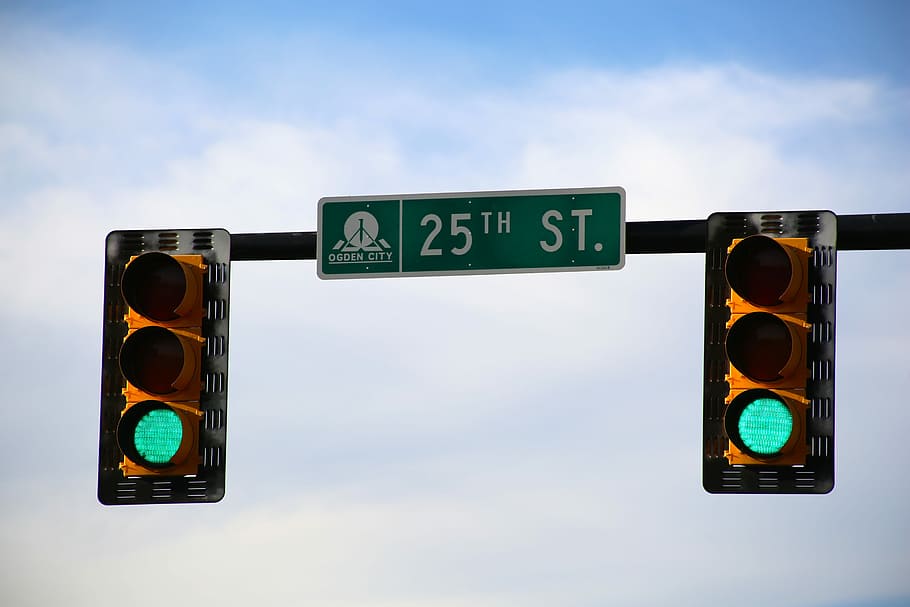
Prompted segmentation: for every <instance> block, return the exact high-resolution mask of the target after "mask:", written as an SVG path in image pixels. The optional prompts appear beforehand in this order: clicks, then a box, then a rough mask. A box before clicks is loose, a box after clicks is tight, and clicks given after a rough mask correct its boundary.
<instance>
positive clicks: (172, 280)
mask: <svg viewBox="0 0 910 607" xmlns="http://www.w3.org/2000/svg"><path fill="white" fill-rule="evenodd" d="M106 257H107V264H106V269H105V283H104V330H103V346H102V350H103V352H102V356H103V358H102V365H101V373H102V382H101V383H102V385H101V430H100V438H99V457H98V499H99V501H101V503H103V504H151V503H156V504H157V503H181V502H214V501H218V500H220V499H221V498H222V497H223V496H224V476H225V432H226V421H227V339H228V300H229V269H230V235H229V234H228V233H227V232H226V231H225V230H169V231H157V230H156V231H153V230H145V231H116V232H111V233H110V234H109V235H108V237H107V255H106Z"/></svg>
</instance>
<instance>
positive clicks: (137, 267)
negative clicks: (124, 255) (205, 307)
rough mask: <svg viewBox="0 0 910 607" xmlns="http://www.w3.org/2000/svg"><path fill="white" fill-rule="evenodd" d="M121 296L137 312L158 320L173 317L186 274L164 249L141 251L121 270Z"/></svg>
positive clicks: (167, 319) (183, 292)
mask: <svg viewBox="0 0 910 607" xmlns="http://www.w3.org/2000/svg"><path fill="white" fill-rule="evenodd" d="M121 291H122V292H123V298H124V299H125V300H126V303H127V305H128V306H129V307H131V308H132V309H134V310H136V312H138V313H139V314H141V315H143V316H145V317H146V318H149V319H151V320H156V321H159V322H164V321H170V320H176V319H177V318H179V317H180V315H179V314H178V313H177V310H178V308H180V306H181V303H182V302H183V300H184V298H185V297H186V291H187V281H186V274H185V273H184V271H183V268H182V267H181V265H180V262H179V261H177V260H176V259H174V258H173V257H171V256H170V255H167V254H165V253H158V252H154V253H145V254H143V255H140V256H139V257H137V258H136V259H134V260H133V261H132V262H130V264H129V265H128V266H127V267H126V269H125V270H124V271H123V279H122V280H121Z"/></svg>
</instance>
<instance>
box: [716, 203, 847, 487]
mask: <svg viewBox="0 0 910 607" xmlns="http://www.w3.org/2000/svg"><path fill="white" fill-rule="evenodd" d="M707 229H708V233H707V241H706V249H705V250H706V270H705V283H706V288H705V369H704V371H705V375H704V452H703V484H704V487H705V489H706V490H707V491H709V492H711V493H828V492H829V491H831V489H833V487H834V302H835V297H834V294H835V275H836V261H837V243H836V238H837V217H836V216H835V215H834V214H833V213H831V212H830V211H799V212H780V213H715V214H713V215H711V216H710V217H709V218H708V222H707Z"/></svg>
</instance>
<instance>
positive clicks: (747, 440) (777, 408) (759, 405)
mask: <svg viewBox="0 0 910 607" xmlns="http://www.w3.org/2000/svg"><path fill="white" fill-rule="evenodd" d="M737 429H738V430H739V437H740V439H742V441H743V444H744V445H745V446H746V448H747V449H749V450H750V451H752V452H753V453H758V454H760V455H774V454H775V453H779V452H780V450H781V449H783V448H784V445H786V444H787V441H788V440H790V435H791V434H793V414H792V413H790V409H788V408H787V406H786V405H785V404H784V403H782V402H781V401H779V400H777V399H775V398H765V397H759V398H756V399H755V400H753V401H752V402H751V403H749V404H748V405H746V407H745V409H743V412H742V413H741V414H740V416H739V422H737Z"/></svg>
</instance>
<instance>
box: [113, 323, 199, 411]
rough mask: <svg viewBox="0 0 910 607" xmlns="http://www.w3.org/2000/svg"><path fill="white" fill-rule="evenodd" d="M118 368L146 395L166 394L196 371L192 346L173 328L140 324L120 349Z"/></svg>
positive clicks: (181, 384)
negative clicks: (139, 327)
mask: <svg viewBox="0 0 910 607" xmlns="http://www.w3.org/2000/svg"><path fill="white" fill-rule="evenodd" d="M120 368H121V370H122V371H123V376H124V377H125V378H126V380H127V381H128V382H130V383H131V384H133V385H134V386H136V387H137V388H139V389H140V390H142V391H144V392H147V393H149V394H157V395H168V394H171V393H174V392H177V391H179V390H181V389H183V388H185V387H187V385H189V382H190V379H191V378H192V377H193V375H194V373H195V372H196V360H195V356H194V355H193V352H192V347H191V346H190V344H188V343H187V342H186V340H185V339H183V338H181V337H180V336H179V335H178V334H177V333H175V332H174V331H171V330H168V329H165V328H163V327H156V326H152V327H143V328H142V329H138V330H136V331H134V332H132V333H131V334H130V335H129V336H128V337H127V338H126V340H125V341H124V342H123V347H122V348H121V349H120Z"/></svg>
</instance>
